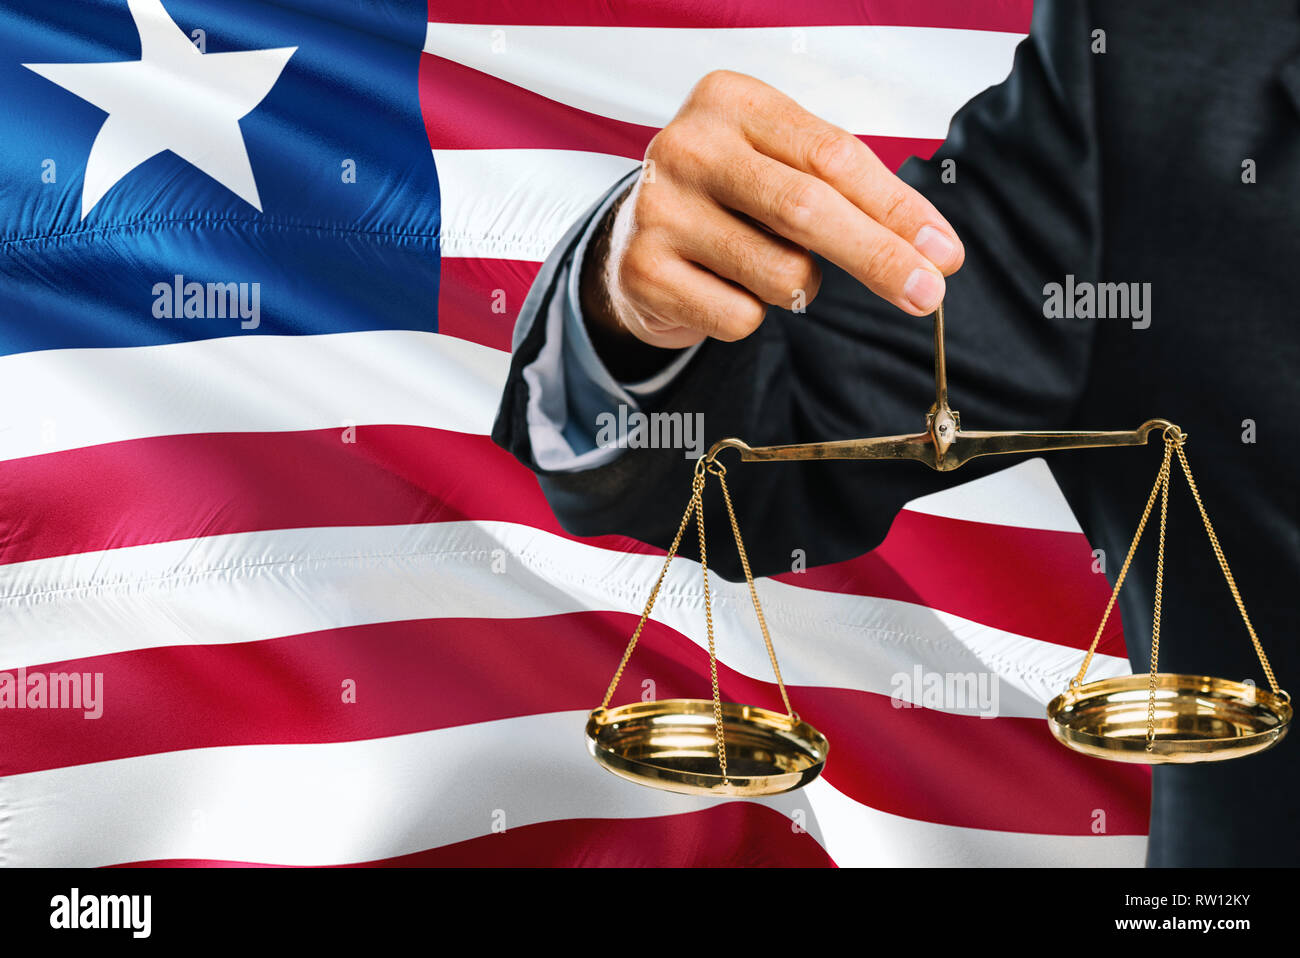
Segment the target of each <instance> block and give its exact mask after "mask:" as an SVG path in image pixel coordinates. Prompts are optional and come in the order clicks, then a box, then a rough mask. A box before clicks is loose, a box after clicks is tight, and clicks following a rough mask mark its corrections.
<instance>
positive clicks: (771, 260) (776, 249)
mask: <svg viewBox="0 0 1300 958" xmlns="http://www.w3.org/2000/svg"><path fill="white" fill-rule="evenodd" d="M691 222H692V228H691V229H690V230H689V231H688V232H685V233H681V234H677V235H675V236H672V238H671V242H672V243H673V245H674V248H675V250H676V252H677V253H679V254H680V255H681V256H682V257H683V258H685V259H687V260H690V261H691V262H693V263H697V264H699V265H700V266H703V267H704V268H705V269H707V270H709V271H711V272H713V273H715V274H716V275H718V276H720V277H722V278H724V279H727V280H731V281H732V282H734V283H735V284H737V285H738V286H740V287H741V288H743V289H746V290H748V291H750V292H751V293H753V294H754V296H755V297H757V298H758V299H759V300H760V301H762V302H764V303H770V304H771V305H773V306H779V307H781V308H782V309H794V308H795V307H796V306H799V305H806V304H807V303H809V302H811V301H812V300H813V298H814V297H816V295H817V292H818V290H819V289H820V287H821V270H820V269H818V267H817V264H816V262H815V261H814V260H813V258H812V256H811V255H810V254H809V253H808V251H807V250H805V249H803V248H802V247H800V246H798V245H796V244H794V243H791V242H790V241H788V240H786V239H783V238H782V237H780V236H777V235H775V234H773V233H770V232H768V231H767V230H763V229H760V228H759V227H757V226H755V225H754V224H752V223H750V222H749V221H747V220H745V219H744V218H742V217H738V216H736V215H734V214H733V213H731V212H730V211H728V210H724V209H723V208H722V207H720V206H717V205H716V204H713V203H703V202H702V203H698V204H694V205H693V210H692V216H691Z"/></svg>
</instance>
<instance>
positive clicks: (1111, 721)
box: [1047, 672, 1291, 765]
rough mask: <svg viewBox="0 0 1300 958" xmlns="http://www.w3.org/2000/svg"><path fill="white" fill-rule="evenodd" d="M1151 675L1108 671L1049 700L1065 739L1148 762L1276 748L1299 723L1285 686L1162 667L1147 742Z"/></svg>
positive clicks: (1081, 747)
mask: <svg viewBox="0 0 1300 958" xmlns="http://www.w3.org/2000/svg"><path fill="white" fill-rule="evenodd" d="M1150 678H1151V677H1150V676H1149V675H1125V676H1122V677H1120V678H1116V679H1102V680H1101V681H1098V682H1089V683H1088V684H1087V685H1082V686H1079V687H1078V688H1076V689H1071V690H1069V691H1067V692H1065V693H1063V694H1061V695H1058V696H1057V697H1056V698H1054V699H1053V700H1052V702H1051V704H1050V705H1048V706H1047V721H1048V726H1049V727H1050V728H1051V730H1052V735H1054V736H1055V737H1056V739H1057V741H1059V742H1060V743H1061V744H1063V745H1066V746H1068V747H1069V748H1072V749H1074V750H1075V751H1078V752H1083V753H1085V754H1087V755H1092V756H1094V757H1096V758H1106V759H1110V760H1111V761H1115V762H1140V763H1143V764H1146V765H1161V764H1165V763H1174V762H1177V763H1189V762H1219V761H1223V760H1224V759H1229V758H1241V757H1243V756H1245V755H1251V754H1253V753H1255V752H1262V751H1264V749H1266V748H1272V747H1273V746H1274V745H1276V744H1277V743H1278V742H1280V741H1281V740H1282V737H1283V736H1285V735H1286V732H1287V728H1288V727H1289V726H1290V724H1291V703H1290V701H1289V699H1288V697H1287V696H1286V693H1283V694H1282V695H1281V696H1277V695H1274V694H1273V693H1272V692H1270V691H1268V690H1267V689H1262V688H1256V687H1255V686H1252V685H1246V684H1244V683H1242V682H1232V681H1229V680H1228V679H1216V678H1210V677H1209V676H1205V675H1177V674H1173V673H1166V672H1161V673H1158V674H1157V675H1156V710H1155V739H1154V743H1153V746H1152V748H1151V750H1150V751H1148V750H1147V747H1146V746H1147V700H1148V695H1149V682H1150Z"/></svg>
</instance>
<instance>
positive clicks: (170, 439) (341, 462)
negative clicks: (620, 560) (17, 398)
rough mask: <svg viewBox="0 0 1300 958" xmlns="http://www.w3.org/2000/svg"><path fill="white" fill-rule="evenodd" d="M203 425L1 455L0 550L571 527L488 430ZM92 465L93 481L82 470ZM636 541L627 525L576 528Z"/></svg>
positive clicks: (619, 545)
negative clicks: (276, 533)
mask: <svg viewBox="0 0 1300 958" xmlns="http://www.w3.org/2000/svg"><path fill="white" fill-rule="evenodd" d="M353 428H354V430H355V431H354V432H353V433H352V434H351V435H352V437H353V438H354V440H355V441H353V442H346V441H344V434H345V432H347V431H346V430H344V429H318V430H311V431H306V432H271V433H255V432H249V433H199V434H194V435H180V436H158V437H153V438H149V439H132V440H126V441H124V442H114V443H104V444H102V445H98V446H87V447H84V448H80V449H69V450H66V451H63V452H56V453H48V454H46V455H42V456H30V457H28V458H24V459H14V460H10V461H9V462H7V463H5V468H4V470H3V475H2V476H0V481H3V490H4V496H5V498H6V499H7V500H8V501H12V502H22V503H24V504H25V508H24V509H22V510H21V511H17V512H15V511H10V512H8V513H7V514H5V515H3V516H0V563H10V562H22V561H25V560H29V559H41V558H47V557H50V556H58V555H70V554H73V553H78V552H96V551H99V550H102V549H120V548H123V547H125V546H135V545H145V544H147V543H151V542H169V541H174V540H176V539H189V538H194V537H198V536H211V535H222V534H226V533H233V532H253V531H256V530H261V529H303V528H313V527H317V526H368V525H404V524H408V523H423V522H451V521H457V520H464V519H482V520H499V521H504V522H518V523H522V524H524V525H528V526H532V527H534V528H537V529H542V530H544V531H546V532H553V533H555V534H557V535H563V536H566V537H568V538H573V537H570V536H567V533H565V532H564V530H563V529H561V528H560V525H559V523H558V522H557V521H556V519H555V516H554V514H553V513H552V512H551V509H550V506H548V505H547V503H546V499H545V497H544V496H543V495H542V491H541V488H540V487H539V486H538V484H537V479H536V477H535V476H534V475H533V474H532V473H531V472H529V471H528V469H527V468H526V467H524V466H523V465H521V464H520V463H519V462H518V461H517V460H516V459H515V458H514V457H513V456H511V455H510V454H509V453H507V452H506V451H505V450H503V449H501V448H500V447H498V446H496V445H494V444H493V442H492V440H491V439H490V438H488V437H487V436H480V435H470V434H466V433H459V432H451V431H448V430H442V429H429V428H425V427H421V426H396V425H360V426H356V427H353ZM88 477H94V480H93V481H87V479H88ZM581 541H583V542H589V543H592V544H594V545H600V546H604V547H606V548H611V549H619V550H625V551H632V552H653V551H656V550H653V549H650V547H648V546H645V545H644V544H641V543H637V542H635V541H634V540H631V539H628V538H625V537H623V536H598V537H594V538H591V539H583V540H581Z"/></svg>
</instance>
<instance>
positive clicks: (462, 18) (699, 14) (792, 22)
mask: <svg viewBox="0 0 1300 958" xmlns="http://www.w3.org/2000/svg"><path fill="white" fill-rule="evenodd" d="M1032 13H1033V2H1032V0H982V2H980V3H971V2H969V0H920V2H918V0H803V2H801V3H798V4H791V3H787V2H784V0H712V2H710V3H700V2H699V0H585V2H583V0H578V2H575V0H566V2H564V3H540V2H538V0H429V22H430V23H490V24H502V25H510V24H518V25H520V26H552V25H556V26H584V27H696V28H699V27H705V28H707V27H814V26H852V25H856V24H870V25H876V26H897V27H949V28H952V29H959V30H998V31H1002V32H1005V33H1027V32H1028V31H1029V22H1030V19H1031V17H1032Z"/></svg>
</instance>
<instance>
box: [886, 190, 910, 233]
mask: <svg viewBox="0 0 1300 958" xmlns="http://www.w3.org/2000/svg"><path fill="white" fill-rule="evenodd" d="M911 203H912V196H911V194H910V193H908V192H907V190H904V189H901V188H899V187H895V188H894V189H891V190H890V191H889V192H888V193H886V194H885V197H884V201H883V202H882V203H881V210H882V213H881V222H882V223H884V224H886V225H889V224H890V223H896V222H897V221H898V220H900V219H901V218H902V217H903V215H904V214H905V213H906V212H907V209H908V207H909V206H911Z"/></svg>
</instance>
